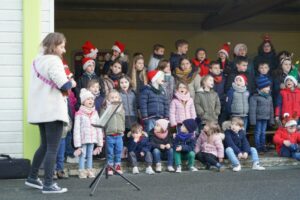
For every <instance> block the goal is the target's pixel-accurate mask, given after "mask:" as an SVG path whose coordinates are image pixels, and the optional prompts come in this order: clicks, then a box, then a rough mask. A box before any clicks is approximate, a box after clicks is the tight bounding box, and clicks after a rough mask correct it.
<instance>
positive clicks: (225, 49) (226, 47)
mask: <svg viewBox="0 0 300 200" xmlns="http://www.w3.org/2000/svg"><path fill="white" fill-rule="evenodd" d="M221 52H222V53H224V54H225V55H226V57H227V58H228V57H229V52H230V42H227V43H225V44H223V47H222V48H221V49H220V50H219V51H218V53H221Z"/></svg>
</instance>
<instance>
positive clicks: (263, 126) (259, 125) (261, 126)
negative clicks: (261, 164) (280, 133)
mask: <svg viewBox="0 0 300 200" xmlns="http://www.w3.org/2000/svg"><path fill="white" fill-rule="evenodd" d="M267 125H268V120H266V119H261V120H257V121H256V125H255V133H254V138H255V146H256V149H257V150H258V151H260V150H262V149H263V148H264V146H265V145H266V130H267Z"/></svg>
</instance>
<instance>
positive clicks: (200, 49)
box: [195, 48, 206, 58]
mask: <svg viewBox="0 0 300 200" xmlns="http://www.w3.org/2000/svg"><path fill="white" fill-rule="evenodd" d="M199 51H204V52H205V55H206V50H205V49H204V48H198V49H196V51H195V58H197V55H198V53H199Z"/></svg>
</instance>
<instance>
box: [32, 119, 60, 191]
mask: <svg viewBox="0 0 300 200" xmlns="http://www.w3.org/2000/svg"><path fill="white" fill-rule="evenodd" d="M38 125H39V129H40V135H41V145H40V147H39V148H38V149H37V151H36V152H35V154H34V157H33V161H32V167H31V172H30V174H29V177H30V178H34V179H36V178H37V177H38V171H39V168H40V166H41V164H42V162H43V161H44V171H45V172H44V173H45V175H44V179H45V180H44V185H45V186H51V185H52V182H53V170H54V166H55V160H56V155H57V151H58V148H59V142H60V139H61V136H62V130H63V122H62V121H54V122H46V123H39V124H38Z"/></svg>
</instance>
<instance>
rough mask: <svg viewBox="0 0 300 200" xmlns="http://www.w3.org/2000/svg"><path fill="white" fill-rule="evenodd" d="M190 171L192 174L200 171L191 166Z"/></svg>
mask: <svg viewBox="0 0 300 200" xmlns="http://www.w3.org/2000/svg"><path fill="white" fill-rule="evenodd" d="M190 171H191V172H197V171H198V169H197V168H196V167H194V166H191V167H190Z"/></svg>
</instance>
